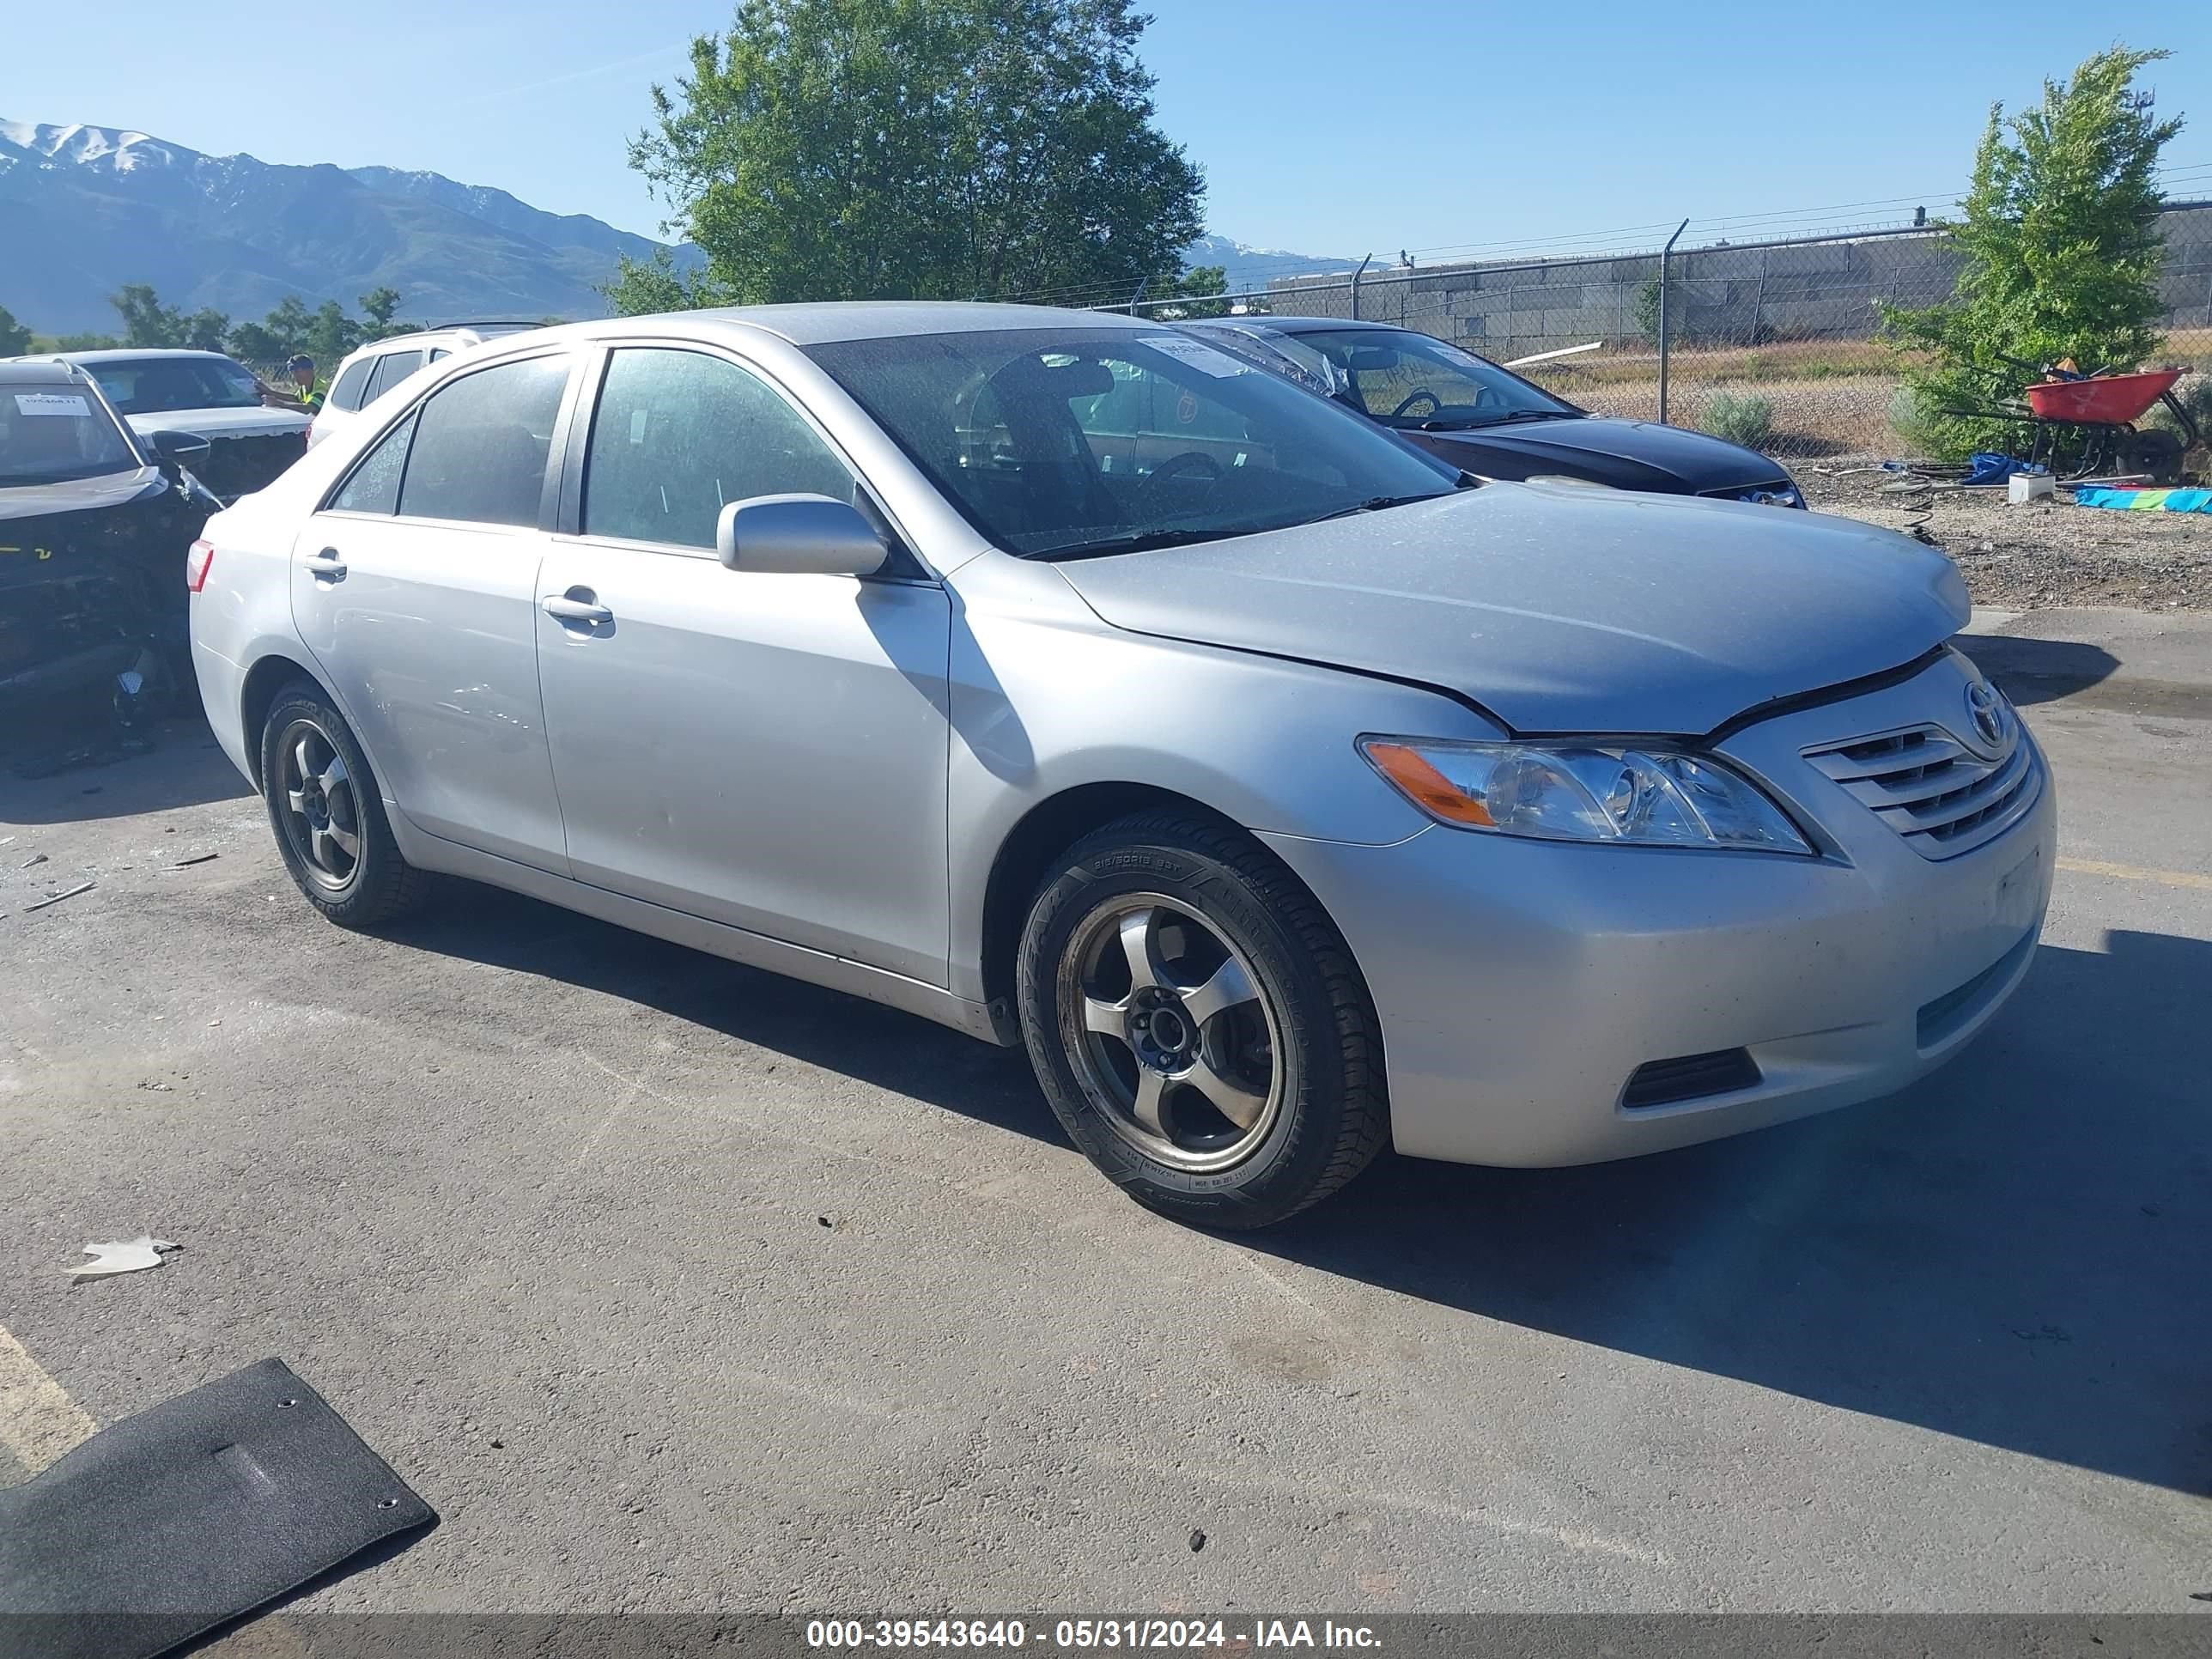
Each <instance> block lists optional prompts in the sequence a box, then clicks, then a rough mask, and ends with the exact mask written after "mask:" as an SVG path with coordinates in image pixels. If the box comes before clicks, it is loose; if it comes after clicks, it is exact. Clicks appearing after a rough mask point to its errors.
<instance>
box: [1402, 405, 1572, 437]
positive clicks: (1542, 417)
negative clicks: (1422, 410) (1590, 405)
mask: <svg viewBox="0 0 2212 1659" xmlns="http://www.w3.org/2000/svg"><path fill="white" fill-rule="evenodd" d="M1579 413H1580V411H1579V410H1572V409H1513V410H1507V411H1506V412H1505V413H1504V414H1503V415H1492V416H1490V417H1489V418H1488V419H1487V420H1465V421H1424V422H1421V430H1422V431H1424V432H1466V431H1468V430H1470V429H1472V428H1475V427H1481V426H1507V425H1510V424H1511V423H1512V422H1515V421H1571V420H1574V419H1575V418H1577V416H1578V414H1579Z"/></svg>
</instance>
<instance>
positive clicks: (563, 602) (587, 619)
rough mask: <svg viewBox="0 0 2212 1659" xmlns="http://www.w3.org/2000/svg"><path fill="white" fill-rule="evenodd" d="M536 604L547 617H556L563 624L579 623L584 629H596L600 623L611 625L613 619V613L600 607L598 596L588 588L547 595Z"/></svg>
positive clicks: (577, 588) (573, 588)
mask: <svg viewBox="0 0 2212 1659" xmlns="http://www.w3.org/2000/svg"><path fill="white" fill-rule="evenodd" d="M538 604H539V605H541V606H543V607H544V611H545V614H546V615H547V616H549V617H557V618H558V619H559V620H560V621H561V622H562V623H582V624H584V625H585V626H586V627H592V628H596V627H598V626H599V624H600V623H611V622H612V621H613V620H614V619H615V613H614V612H613V611H610V610H608V609H607V608H606V606H605V605H601V604H600V603H599V596H598V595H597V594H595V593H594V592H592V590H591V589H590V588H588V587H572V588H570V589H569V590H568V592H565V593H548V594H547V595H546V596H545V597H544V599H540V600H538Z"/></svg>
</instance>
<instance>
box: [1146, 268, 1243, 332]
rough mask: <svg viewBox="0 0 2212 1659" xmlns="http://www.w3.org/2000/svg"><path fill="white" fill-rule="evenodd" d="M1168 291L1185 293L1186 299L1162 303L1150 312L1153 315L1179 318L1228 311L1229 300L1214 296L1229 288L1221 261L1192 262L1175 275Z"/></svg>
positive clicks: (1225, 269) (1220, 314) (1218, 314)
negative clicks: (1176, 302) (1200, 263)
mask: <svg viewBox="0 0 2212 1659" xmlns="http://www.w3.org/2000/svg"><path fill="white" fill-rule="evenodd" d="M1168 291H1169V293H1170V294H1173V295H1182V296H1187V299H1186V302H1185V303H1183V304H1182V305H1175V306H1163V307H1160V308H1159V309H1158V311H1156V312H1155V313H1153V314H1154V315H1155V316H1158V317H1170V316H1172V317H1173V318H1175V319H1177V320H1181V319H1186V318H1197V317H1226V316H1227V315H1228V314H1229V301H1226V300H1223V299H1218V298H1216V297H1214V296H1216V295H1223V294H1226V293H1227V292H1228V291H1229V270H1228V267H1226V266H1225V265H1194V266H1193V267H1192V268H1191V269H1190V270H1186V271H1185V272H1183V274H1182V276H1178V277H1176V280H1175V282H1174V283H1173V284H1172V285H1170V289H1169V290H1168ZM1163 297H1165V296H1163Z"/></svg>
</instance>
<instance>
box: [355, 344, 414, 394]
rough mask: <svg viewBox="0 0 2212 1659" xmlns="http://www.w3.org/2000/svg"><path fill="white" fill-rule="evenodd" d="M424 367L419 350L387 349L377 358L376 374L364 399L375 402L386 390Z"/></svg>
mask: <svg viewBox="0 0 2212 1659" xmlns="http://www.w3.org/2000/svg"><path fill="white" fill-rule="evenodd" d="M418 368H422V353H421V352H419V351H387V352H386V353H385V354H384V356H381V357H379V358H378V359H377V360H376V374H375V377H374V379H373V380H370V382H369V385H368V397H367V398H364V399H363V400H362V401H363V402H365V403H372V404H373V403H374V402H375V401H376V400H377V399H378V398H381V397H382V396H383V395H384V394H385V393H386V392H389V391H391V390H392V387H394V386H398V384H399V383H400V382H401V381H402V380H405V379H406V378H407V377H408V376H409V375H410V374H413V373H414V372H415V371H416V369H418Z"/></svg>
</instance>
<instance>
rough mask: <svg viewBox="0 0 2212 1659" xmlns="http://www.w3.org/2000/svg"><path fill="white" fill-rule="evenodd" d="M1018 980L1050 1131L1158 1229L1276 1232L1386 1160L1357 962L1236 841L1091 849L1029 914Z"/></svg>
mask: <svg viewBox="0 0 2212 1659" xmlns="http://www.w3.org/2000/svg"><path fill="white" fill-rule="evenodd" d="M1017 977H1018V996H1019V1000H1020V1003H1021V1014H1022V1030H1023V1036H1024V1040H1025V1042H1026V1043H1027V1045H1028V1048H1029V1052H1030V1062H1031V1064H1032V1065H1033V1066H1035V1068H1036V1074H1037V1078H1038V1080H1039V1081H1040V1083H1041V1084H1042V1085H1043V1088H1044V1091H1045V1095H1046V1097H1047V1098H1048V1100H1049V1101H1050V1102H1051V1103H1052V1107H1053V1110H1054V1113H1055V1114H1056V1115H1058V1116H1059V1118H1060V1122H1061V1123H1062V1125H1063V1126H1065V1127H1066V1130H1067V1132H1068V1133H1069V1134H1070V1135H1071V1136H1072V1137H1073V1139H1074V1140H1075V1143H1076V1144H1077V1146H1079V1147H1081V1148H1082V1149H1083V1151H1084V1152H1085V1153H1086V1154H1088V1155H1089V1156H1090V1158H1091V1160H1092V1162H1094V1163H1096V1164H1097V1165H1098V1167H1099V1168H1100V1169H1101V1170H1103V1171H1104V1172H1105V1173H1106V1174H1107V1175H1108V1176H1109V1177H1110V1178H1112V1179H1113V1180H1114V1181H1115V1182H1119V1183H1120V1184H1121V1186H1122V1187H1123V1188H1125V1189H1126V1190H1127V1192H1128V1193H1129V1194H1130V1195H1131V1196H1132V1197H1133V1198H1135V1199H1137V1200H1139V1202H1141V1203H1144V1204H1146V1205H1149V1206H1152V1208H1154V1209H1156V1210H1159V1211H1161V1212H1164V1213H1166V1214H1169V1215H1172V1216H1175V1217H1177V1218H1180V1219H1183V1220H1188V1221H1194V1222H1198V1223H1201V1224H1203V1225H1209V1226H1216V1227H1230V1228H1237V1227H1259V1226H1265V1225H1268V1224H1269V1223H1271V1222H1275V1221H1279V1220H1282V1219H1283V1218H1285V1217H1287V1216H1290V1215H1292V1214H1294V1213H1296V1212H1297V1211H1299V1210H1301V1209H1304V1207H1305V1206H1308V1205H1309V1204H1312V1203H1315V1202H1316V1201H1318V1200H1321V1199H1322V1198H1324V1197H1326V1196H1328V1194H1330V1193H1333V1192H1334V1191H1335V1190H1336V1189H1337V1188H1339V1187H1341V1186H1342V1185H1343V1184H1344V1183H1345V1182H1347V1181H1349V1180H1351V1179H1352V1176H1355V1175H1357V1174H1358V1172H1359V1171H1360V1170H1361V1169H1363V1168H1364V1166H1365V1165H1366V1164H1367V1163H1368V1161H1369V1160H1370V1158H1373V1156H1374V1155H1375V1152H1376V1150H1377V1149H1378V1148H1379V1147H1380V1146H1381V1145H1382V1142H1383V1135H1384V1133H1385V1132H1386V1128H1387V1121H1388V1114H1387V1111H1386V1109H1385V1107H1384V1104H1383V1087H1382V1077H1381V1069H1380V1058H1381V1047H1380V1043H1379V1042H1378V1041H1377V1039H1376V1023H1375V1016H1374V1012H1373V1010H1372V1009H1371V1008H1370V1006H1369V1004H1368V999H1367V994H1366V991H1365V988H1364V986H1363V985H1362V984H1361V983H1360V981H1359V978H1358V974H1357V972H1356V971H1355V970H1354V969H1353V968H1352V962H1351V953H1350V951H1348V950H1347V949H1346V946H1345V944H1344V941H1343V939H1342V938H1341V937H1340V935H1339V934H1338V933H1337V931H1336V929H1335V927H1334V926H1333V925H1331V923H1330V922H1329V921H1328V917H1327V915H1324V914H1323V913H1322V909H1321V908H1320V906H1319V905H1318V904H1316V902H1314V900H1313V897H1312V896H1311V895H1310V894H1309V893H1307V892H1306V891H1305V890H1304V888H1303V887H1301V886H1300V885H1299V884H1297V881H1296V880H1295V879H1293V878H1291V876H1290V874H1289V873H1288V872H1286V871H1285V870H1284V869H1283V868H1282V867H1281V866H1279V864H1277V863H1276V862H1275V861H1274V860H1273V859H1271V858H1269V857H1268V856H1267V854H1265V853H1264V852H1263V851H1262V850H1261V848H1257V847H1255V846H1254V845H1253V844H1252V843H1251V842H1249V840H1248V839H1246V838H1245V837H1243V836H1241V835H1238V834H1237V833H1236V832H1234V831H1231V830H1229V829H1225V828H1223V827H1220V826H1218V825H1215V824H1212V823H1207V822H1206V821H1204V820H1202V819H1200V818H1197V817H1185V816H1182V815H1181V814H1146V815H1142V816H1139V817H1130V818H1125V819H1123V820H1122V821H1121V822H1120V823H1115V824H1112V825H1109V826H1108V827H1107V828H1106V829H1102V830H1100V831H1099V832H1098V833H1097V834H1096V835H1094V836H1091V837H1089V838H1088V839H1087V840H1085V841H1084V842H1080V843H1079V845H1077V846H1076V847H1075V848H1073V849H1072V850H1071V851H1070V853H1069V854H1068V856H1067V859H1066V863H1065V865H1064V866H1063V867H1062V868H1061V870H1060V872H1059V874H1058V875H1057V876H1055V877H1054V878H1053V879H1052V880H1051V881H1049V882H1048V883H1047V884H1045V886H1044V887H1043V888H1042V890H1040V891H1039V893H1038V894H1037V896H1036V901H1035V902H1034V904H1033V905H1032V906H1031V908H1030V916H1029V922H1028V926H1027V927H1026V928H1025V929H1024V934H1023V939H1022V948H1021V957H1020V961H1019V963H1018V974H1017Z"/></svg>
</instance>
